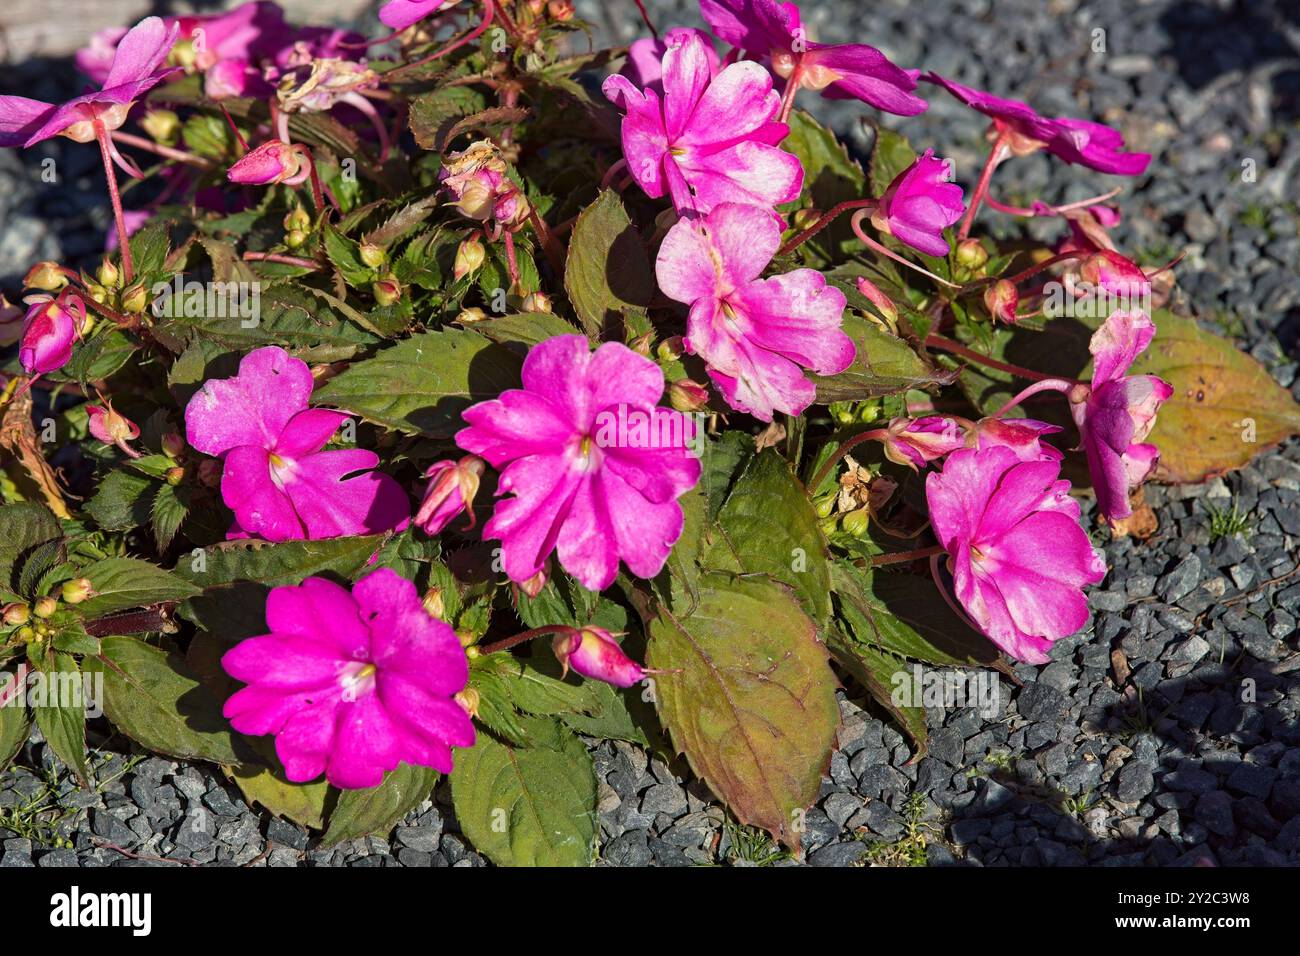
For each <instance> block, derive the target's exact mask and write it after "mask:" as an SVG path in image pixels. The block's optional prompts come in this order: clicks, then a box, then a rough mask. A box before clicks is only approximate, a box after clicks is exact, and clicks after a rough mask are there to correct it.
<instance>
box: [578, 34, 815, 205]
mask: <svg viewBox="0 0 1300 956" xmlns="http://www.w3.org/2000/svg"><path fill="white" fill-rule="evenodd" d="M661 84H662V92H660V89H659V88H657V86H656V84H651V85H649V86H647V87H646V88H645V89H644V90H638V89H637V88H636V87H635V86H633V85H632V82H631V81H630V80H628V78H627V77H625V76H610V77H607V78H606V79H605V85H604V87H603V89H604V91H605V96H607V97H608V98H609V99H610V100H611V101H613V102H614V103H615V104H617V105H618V106H620V107H621V108H622V109H624V110H626V114H627V115H626V116H624V118H623V156H624V158H625V159H626V160H627V167H628V171H629V172H630V173H631V174H632V176H633V177H634V178H635V179H636V181H637V182H638V183H639V184H640V186H641V188H642V189H643V190H645V193H646V195H648V196H651V197H653V198H656V199H657V198H659V197H660V196H662V195H664V193H668V194H669V195H670V196H671V197H672V201H673V205H674V206H675V207H676V209H677V210H678V212H682V211H684V210H694V211H696V212H698V213H701V214H703V213H707V212H708V211H709V210H710V209H712V208H713V207H714V206H716V205H717V204H718V203H722V202H744V203H752V204H754V205H758V206H768V207H771V206H776V205H778V204H779V203H783V202H790V201H791V200H793V199H795V198H797V197H798V195H799V190H800V188H801V187H802V185H803V167H802V166H801V165H800V163H799V159H798V157H796V156H794V155H793V154H791V153H786V152H783V151H782V150H780V149H778V148H777V146H776V144H777V143H779V142H781V140H783V139H784V138H785V137H786V134H787V133H788V132H789V127H787V126H786V125H785V124H784V123H778V122H775V121H774V118H775V116H776V115H777V113H778V111H779V110H780V108H781V98H780V97H779V96H778V95H777V93H776V91H775V90H773V89H772V76H771V74H769V73H768V72H767V70H765V69H763V67H762V66H760V65H759V64H757V63H754V62H752V61H745V62H741V63H733V64H731V65H730V66H727V67H725V68H723V69H722V70H721V71H719V73H718V75H717V76H712V74H711V70H710V62H709V47H708V45H707V44H706V43H705V42H704V40H703V39H702V38H701V36H700V35H699V34H698V33H696V32H694V31H682V32H680V33H677V34H675V35H674V36H673V37H672V38H671V39H670V41H669V44H668V50H667V52H665V53H664V55H663V76H662V79H661Z"/></svg>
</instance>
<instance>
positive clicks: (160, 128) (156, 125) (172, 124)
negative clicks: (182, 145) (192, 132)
mask: <svg viewBox="0 0 1300 956" xmlns="http://www.w3.org/2000/svg"><path fill="white" fill-rule="evenodd" d="M140 125H141V126H142V127H143V128H144V131H145V132H146V133H148V134H149V135H150V136H152V137H153V139H154V142H156V143H162V144H163V145H164V146H170V145H172V144H173V143H175V142H176V135H177V134H178V133H179V132H180V130H181V118H180V117H179V116H177V115H176V114H175V113H173V112H172V111H171V110H149V112H147V113H145V114H144V119H142V120H140Z"/></svg>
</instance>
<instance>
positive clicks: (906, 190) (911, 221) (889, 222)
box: [871, 149, 966, 256]
mask: <svg viewBox="0 0 1300 956" xmlns="http://www.w3.org/2000/svg"><path fill="white" fill-rule="evenodd" d="M947 177H948V164H947V163H945V162H943V161H942V160H939V159H935V158H934V150H932V149H927V150H926V151H925V155H923V156H921V157H919V158H918V159H917V161H916V162H914V163H913V164H912V165H911V166H909V167H907V169H905V170H903V171H902V172H901V173H899V174H898V175H897V176H896V177H894V181H893V182H892V183H890V184H889V188H888V189H886V190H885V194H884V195H883V196H881V197H880V204H879V205H878V206H877V207H876V209H875V211H874V212H873V213H872V214H871V222H872V224H873V225H875V227H876V228H877V229H879V230H881V231H882V232H886V233H888V234H889V235H891V236H893V237H894V238H895V239H898V240H900V241H901V242H905V243H907V244H908V245H909V246H911V247H912V248H913V249H919V250H920V251H921V252H924V253H925V254H926V255H928V256H946V255H947V254H948V240H947V239H945V238H944V237H943V231H944V230H945V229H947V228H948V227H949V226H951V225H952V224H953V223H954V222H956V221H957V220H958V219H960V218H961V214H962V212H964V211H965V208H966V207H965V206H964V205H963V204H962V198H961V187H960V186H958V185H957V184H956V183H953V182H950V181H949V180H948V178H947Z"/></svg>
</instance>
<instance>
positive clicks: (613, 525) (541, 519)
mask: <svg viewBox="0 0 1300 956" xmlns="http://www.w3.org/2000/svg"><path fill="white" fill-rule="evenodd" d="M522 377H523V388H522V389H509V390H507V391H505V392H502V393H501V395H500V397H499V398H496V399H493V400H492V401H488V402H480V403H479V404H477V405H473V406H471V407H470V408H468V409H466V410H465V412H464V418H465V421H466V422H468V423H469V427H468V428H464V429H462V430H461V431H459V432H458V433H457V434H456V443H457V444H458V445H460V446H461V447H462V448H464V449H465V450H466V451H468V452H471V453H473V454H475V455H481V456H482V457H483V458H486V459H487V460H488V462H490V463H491V464H492V466H493V467H494V468H498V469H501V479H500V481H499V482H498V485H497V489H498V494H502V495H506V494H508V495H511V496H512V497H510V498H507V499H505V500H503V501H500V502H498V504H497V506H496V511H495V513H494V514H493V516H492V520H491V521H489V522H488V523H487V525H486V526H485V527H484V529H483V535H484V537H487V538H497V539H500V541H501V561H502V565H503V567H504V569H505V572H506V574H507V575H508V576H509V577H510V579H511V580H512V581H515V582H518V583H521V584H522V583H524V582H527V581H529V579H530V578H533V577H534V576H535V575H537V574H538V572H540V571H542V569H543V566H544V564H545V561H546V558H547V556H549V555H550V553H551V551H552V550H558V553H559V559H560V564H561V565H563V566H564V569H565V570H566V571H568V572H569V573H570V574H572V575H573V576H574V577H575V578H577V580H578V581H579V582H580V583H581V584H582V585H583V587H585V588H587V589H589V590H592V591H600V590H603V589H605V588H607V587H609V585H610V584H611V583H613V581H614V577H615V575H616V574H617V573H618V563H619V560H620V559H622V560H623V561H624V562H625V563H626V564H627V566H628V568H629V570H631V572H632V573H633V574H635V575H637V576H638V577H642V578H651V577H654V576H655V575H656V574H658V573H659V571H660V570H661V569H662V568H663V565H664V562H665V561H666V560H667V559H668V552H669V551H671V550H672V546H673V543H674V542H675V541H676V540H677V539H678V537H680V536H681V533H682V527H683V517H682V509H681V506H680V505H679V504H678V503H677V498H678V496H679V495H682V494H684V493H685V492H686V491H688V490H689V489H690V488H692V487H693V486H694V485H695V483H696V482H697V481H698V480H699V477H700V462H699V460H698V459H697V458H695V457H694V456H693V455H691V454H690V453H689V452H688V451H687V450H686V448H687V447H688V444H687V443H689V442H690V441H691V438H692V434H690V433H688V432H689V430H690V429H691V428H692V427H693V426H692V425H691V423H690V421H689V419H681V417H680V413H678V412H674V411H671V410H669V409H666V408H657V407H656V406H657V405H658V402H659V400H660V398H662V397H663V391H664V376H663V372H661V371H660V370H659V366H657V365H655V363H654V362H652V361H650V360H649V359H646V358H642V357H641V356H639V355H637V354H636V353H635V352H633V351H632V350H631V349H629V348H627V346H625V345H621V344H620V343H618V342H606V343H605V344H604V345H602V346H600V348H598V349H597V350H596V351H595V352H594V353H593V352H591V351H590V346H589V345H588V343H587V339H586V337H585V336H582V335H559V336H555V337H554V338H549V339H546V340H545V341H543V342H540V343H538V344H537V345H534V346H533V347H532V349H531V350H530V351H529V353H528V357H527V358H526V359H525V360H524V366H523V373H522ZM620 414H622V415H623V420H624V421H626V420H628V419H630V418H631V417H632V416H634V415H635V416H637V417H638V418H639V419H642V420H644V422H645V423H646V425H647V429H646V430H647V431H648V433H650V434H653V435H654V436H656V440H654V441H646V442H644V443H643V442H640V441H631V440H620V438H623V437H626V436H618V435H616V436H614V437H613V439H612V440H610V439H609V437H608V436H607V434H606V432H607V431H613V430H614V426H613V423H614V422H616V421H618V420H619V415H620ZM673 418H677V419H679V420H678V421H675V422H674V421H672V420H670V419H673ZM674 425H675V426H676V427H673V426H674Z"/></svg>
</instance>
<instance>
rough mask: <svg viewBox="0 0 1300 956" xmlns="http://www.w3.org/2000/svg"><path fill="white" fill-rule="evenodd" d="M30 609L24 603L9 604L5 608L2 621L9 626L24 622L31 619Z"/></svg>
mask: <svg viewBox="0 0 1300 956" xmlns="http://www.w3.org/2000/svg"><path fill="white" fill-rule="evenodd" d="M31 616H32V609H31V608H29V607H28V606H27V605H26V604H11V605H9V606H8V607H7V608H5V613H4V622H5V623H6V624H8V625H10V626H13V625H15V624H26V623H27V622H28V621H29V620H31Z"/></svg>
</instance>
